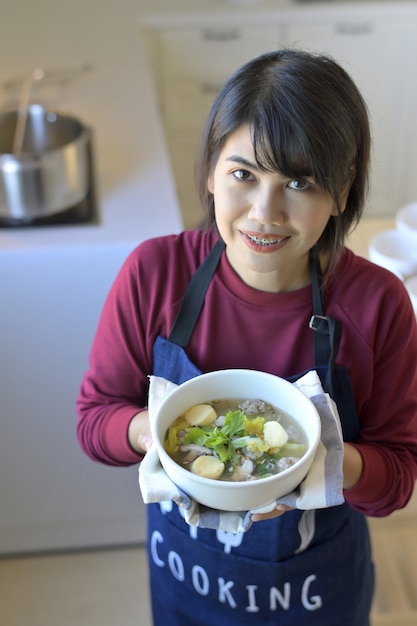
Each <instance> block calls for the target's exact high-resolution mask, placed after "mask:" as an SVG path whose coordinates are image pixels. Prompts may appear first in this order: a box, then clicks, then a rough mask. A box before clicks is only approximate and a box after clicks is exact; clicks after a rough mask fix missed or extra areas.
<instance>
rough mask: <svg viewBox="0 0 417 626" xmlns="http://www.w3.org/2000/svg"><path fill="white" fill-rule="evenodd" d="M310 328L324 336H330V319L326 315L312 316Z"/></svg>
mask: <svg viewBox="0 0 417 626" xmlns="http://www.w3.org/2000/svg"><path fill="white" fill-rule="evenodd" d="M308 326H309V328H311V330H315V331H317V332H318V333H321V334H322V335H328V334H329V323H328V318H327V317H326V316H325V315H312V316H311V317H310V321H309V323H308Z"/></svg>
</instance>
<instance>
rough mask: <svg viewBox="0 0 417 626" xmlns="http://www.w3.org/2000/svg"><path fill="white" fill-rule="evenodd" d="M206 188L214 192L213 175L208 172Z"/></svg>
mask: <svg viewBox="0 0 417 626" xmlns="http://www.w3.org/2000/svg"><path fill="white" fill-rule="evenodd" d="M207 189H208V190H209V192H210V193H212V194H214V176H213V174H210V175H209V177H208V180H207Z"/></svg>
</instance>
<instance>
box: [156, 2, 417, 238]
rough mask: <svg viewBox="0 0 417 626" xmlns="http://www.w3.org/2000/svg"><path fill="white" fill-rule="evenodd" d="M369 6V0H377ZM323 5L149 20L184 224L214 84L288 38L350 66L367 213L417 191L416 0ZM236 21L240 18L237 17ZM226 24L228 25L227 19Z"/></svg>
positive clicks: (385, 209)
mask: <svg viewBox="0 0 417 626" xmlns="http://www.w3.org/2000/svg"><path fill="white" fill-rule="evenodd" d="M376 4H377V3H376ZM346 6H347V5H333V6H331V5H328V6H323V5H322V6H321V7H320V8H318V7H312V6H311V5H310V7H308V6H307V5H306V7H305V8H302V7H301V6H298V8H297V9H294V10H286V11H279V10H278V11H276V12H274V13H273V14H268V15H265V16H264V17H263V16H262V14H260V13H258V14H257V15H256V21H254V22H253V23H251V22H248V20H247V19H244V16H242V15H237V16H236V17H235V16H231V15H229V16H228V19H227V20H223V22H222V21H221V18H219V20H218V22H217V25H215V26H213V24H215V21H213V19H211V20H210V26H209V27H203V26H201V27H199V26H198V24H197V22H198V18H195V17H194V18H193V21H192V22H191V24H189V25H188V27H187V26H184V25H182V26H181V27H179V25H178V22H177V23H176V24H175V25H174V24H172V25H171V27H169V26H167V24H166V23H165V24H164V26H163V27H161V28H158V27H156V26H155V25H154V28H153V31H152V33H151V35H150V37H149V42H150V49H151V50H152V59H153V69H154V74H155V81H156V85H157V92H158V96H159V103H160V107H161V114H162V119H163V124H164V127H165V131H166V139H167V144H168V148H169V153H170V157H171V163H172V168H173V173H174V178H175V181H176V185H177V193H178V198H179V202H180V205H181V209H182V213H183V216H184V221H185V225H186V226H187V227H191V226H194V225H195V224H197V223H198V222H199V220H200V218H201V215H200V212H199V211H200V210H199V201H198V199H197V195H196V193H195V191H194V184H193V172H194V159H195V154H196V151H197V147H198V142H199V138H200V133H201V129H202V126H203V124H204V121H205V118H206V115H207V112H208V110H209V108H210V106H211V104H212V102H213V99H214V96H215V94H216V93H217V91H218V88H219V86H220V85H221V84H222V83H223V82H224V80H225V79H226V78H228V77H229V76H230V74H231V73H232V72H233V71H234V70H235V69H236V68H237V67H238V66H240V65H241V64H242V63H243V62H245V61H246V60H248V59H249V58H252V57H254V56H256V55H258V54H260V53H262V52H265V51H267V50H272V49H275V48H278V47H282V46H294V47H301V48H304V49H310V50H314V51H319V52H324V53H330V54H331V55H332V56H334V57H335V58H336V60H338V61H339V62H340V63H341V64H342V65H343V66H344V67H345V68H346V69H347V70H348V72H349V73H350V75H351V76H352V77H353V79H354V80H355V82H356V83H357V84H358V86H359V88H360V89H361V92H362V93H363V95H364V98H365V100H366V102H367V104H368V108H369V110H370V115H371V127H372V136H373V154H372V169H371V181H370V182H371V193H370V197H369V200H368V202H367V208H366V213H367V215H368V216H371V217H383V216H390V215H393V214H394V212H395V211H396V210H397V209H398V208H400V206H402V205H403V204H405V203H407V202H410V201H415V200H416V199H417V176H415V174H414V173H415V172H416V169H417V150H416V149H415V146H414V144H415V142H416V139H417V115H416V113H415V111H416V103H417V75H416V73H415V67H416V66H417V4H416V6H415V7H414V9H413V7H412V6H411V3H410V5H409V6H408V8H407V10H405V8H404V6H403V7H402V9H401V10H400V9H398V10H397V7H396V5H394V4H393V3H385V4H384V5H381V4H380V3H378V6H375V10H371V8H372V7H371V8H370V5H368V6H366V5H362V4H361V3H358V4H352V5H350V6H349V9H347V8H346ZM239 20H241V22H242V24H239ZM231 24H232V25H231Z"/></svg>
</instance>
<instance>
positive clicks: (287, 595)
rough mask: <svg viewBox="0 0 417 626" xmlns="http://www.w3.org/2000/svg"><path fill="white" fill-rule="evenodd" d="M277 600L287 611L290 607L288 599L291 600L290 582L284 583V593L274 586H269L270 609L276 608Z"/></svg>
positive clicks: (274, 609)
mask: <svg viewBox="0 0 417 626" xmlns="http://www.w3.org/2000/svg"><path fill="white" fill-rule="evenodd" d="M277 600H278V604H279V605H280V606H281V607H282V608H283V609H285V610H286V611H288V609H289V608H290V600H291V585H290V583H285V585H284V595H282V593H281V592H280V590H279V589H277V588H276V587H271V589H270V590H269V608H270V609H271V611H276V610H277V606H278V604H277Z"/></svg>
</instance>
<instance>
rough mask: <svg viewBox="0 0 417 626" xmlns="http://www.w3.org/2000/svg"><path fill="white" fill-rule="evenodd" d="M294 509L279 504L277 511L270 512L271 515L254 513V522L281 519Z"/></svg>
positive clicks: (252, 516)
mask: <svg viewBox="0 0 417 626" xmlns="http://www.w3.org/2000/svg"><path fill="white" fill-rule="evenodd" d="M292 510H293V508H292V507H291V506H287V505H286V504H277V506H276V507H275V509H273V510H272V511H270V512H269V513H254V514H252V515H251V520H252V522H262V521H264V520H267V519H274V517H279V516H280V515H283V514H284V513H286V512H287V511H292Z"/></svg>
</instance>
